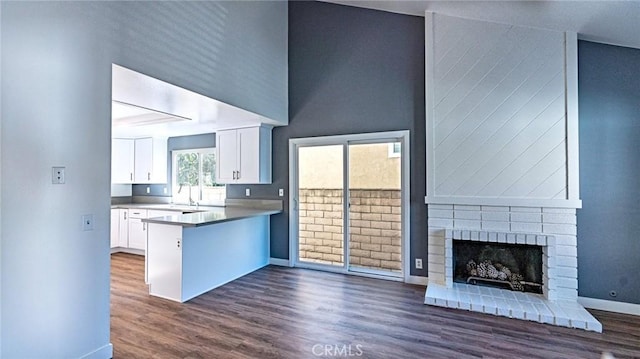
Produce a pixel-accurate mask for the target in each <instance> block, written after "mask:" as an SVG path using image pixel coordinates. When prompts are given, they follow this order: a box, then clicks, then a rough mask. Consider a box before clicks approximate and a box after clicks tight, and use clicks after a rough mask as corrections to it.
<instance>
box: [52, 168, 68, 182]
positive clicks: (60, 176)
mask: <svg viewBox="0 0 640 359" xmlns="http://www.w3.org/2000/svg"><path fill="white" fill-rule="evenodd" d="M64 172H65V168H64V167H53V170H52V173H51V183H53V184H64V181H65V178H64V177H65V173H64Z"/></svg>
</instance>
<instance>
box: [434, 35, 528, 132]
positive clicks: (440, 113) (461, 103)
mask: <svg viewBox="0 0 640 359" xmlns="http://www.w3.org/2000/svg"><path fill="white" fill-rule="evenodd" d="M518 35H519V34H518V33H517V32H516V31H509V32H508V33H506V34H504V36H503V37H502V39H501V41H497V42H496V43H494V44H493V45H494V47H493V48H490V49H489V50H488V51H487V52H486V53H484V54H483V55H481V56H478V57H477V60H476V62H475V64H474V65H473V66H472V68H470V69H468V71H467V73H466V74H465V76H464V77H462V78H461V81H458V83H456V85H455V86H454V87H453V88H452V89H451V90H450V92H449V93H448V94H446V96H444V97H443V98H442V100H441V101H440V102H439V103H436V107H435V114H436V118H437V122H436V126H437V125H438V124H441V123H443V122H444V123H447V122H448V120H451V119H457V120H458V122H459V121H462V120H463V119H464V118H465V117H466V116H461V115H463V114H464V115H469V114H470V112H471V110H472V108H473V106H475V105H477V104H478V103H479V102H480V101H481V100H482V99H483V98H485V97H486V95H487V94H488V93H490V91H491V90H492V89H493V88H495V87H496V86H497V85H498V84H499V83H500V82H501V80H502V79H504V77H505V76H506V75H507V74H508V73H509V72H511V71H512V70H513V68H514V67H515V66H517V65H518V63H519V62H521V61H522V60H523V59H520V58H516V57H514V56H506V55H507V54H509V53H513V52H514V51H516V48H517V46H518V45H519V44H521V43H522V41H525V40H526V38H523V37H521V36H518ZM454 110H455V111H454Z"/></svg>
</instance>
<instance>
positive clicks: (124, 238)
mask: <svg viewBox="0 0 640 359" xmlns="http://www.w3.org/2000/svg"><path fill="white" fill-rule="evenodd" d="M118 212H119V218H120V219H119V223H118V226H119V228H118V232H119V233H120V235H119V236H118V246H119V247H123V248H127V247H129V210H128V209H119V210H118Z"/></svg>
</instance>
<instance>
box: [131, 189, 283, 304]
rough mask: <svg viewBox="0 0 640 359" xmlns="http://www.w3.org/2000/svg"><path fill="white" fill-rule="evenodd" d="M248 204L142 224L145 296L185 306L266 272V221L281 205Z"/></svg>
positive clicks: (267, 203)
mask: <svg viewBox="0 0 640 359" xmlns="http://www.w3.org/2000/svg"><path fill="white" fill-rule="evenodd" d="M246 202H254V204H253V205H251V206H249V205H247V203H243V205H237V204H236V205H229V206H227V207H210V208H208V209H207V210H206V211H201V212H194V213H180V212H177V213H178V214H176V215H171V216H164V217H155V218H147V219H143V220H142V221H143V222H145V223H147V226H148V237H147V238H148V239H147V248H146V266H147V280H148V284H149V294H150V295H153V296H157V297H162V298H166V299H170V300H174V301H178V302H186V301H188V300H189V299H192V298H194V297H196V296H198V295H200V294H203V293H205V292H208V291H210V290H212V289H214V288H217V287H219V286H221V285H223V284H225V283H228V282H230V281H232V280H234V279H237V278H239V277H242V276H244V275H246V274H248V273H251V272H253V271H254V270H257V269H259V268H262V267H264V266H266V265H267V264H268V263H269V216H270V215H272V214H276V213H280V212H281V211H282V201H246ZM255 203H258V204H259V205H255ZM199 210H202V207H201V208H200V209H199Z"/></svg>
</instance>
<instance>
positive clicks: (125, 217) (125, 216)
mask: <svg viewBox="0 0 640 359" xmlns="http://www.w3.org/2000/svg"><path fill="white" fill-rule="evenodd" d="M122 213H124V219H125V221H126V220H127V212H122Z"/></svg>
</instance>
